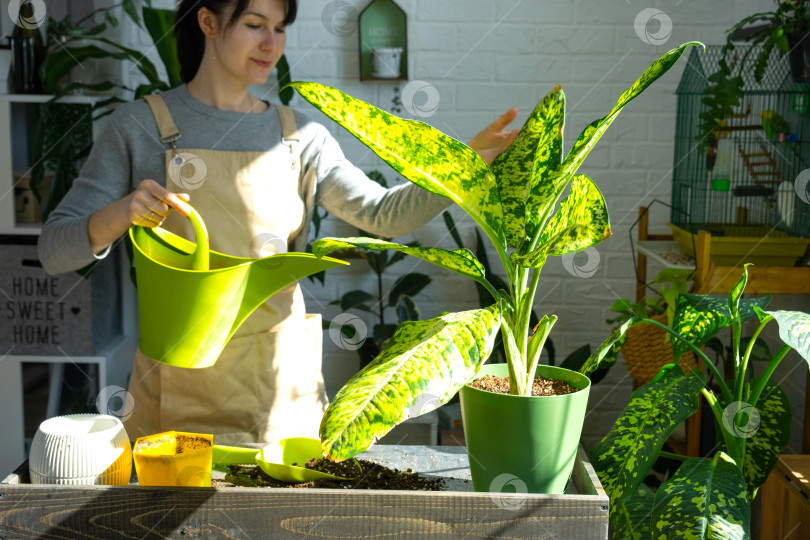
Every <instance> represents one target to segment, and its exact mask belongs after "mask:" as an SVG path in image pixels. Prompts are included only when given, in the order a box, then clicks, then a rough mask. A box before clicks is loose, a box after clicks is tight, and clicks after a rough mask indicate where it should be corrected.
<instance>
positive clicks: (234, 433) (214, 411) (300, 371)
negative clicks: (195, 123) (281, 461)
mask: <svg viewBox="0 0 810 540" xmlns="http://www.w3.org/2000/svg"><path fill="white" fill-rule="evenodd" d="M147 102H148V103H149V105H150V107H151V108H152V112H153V113H154V115H155V119H156V120H157V124H158V128H159V130H160V136H161V141H162V142H164V143H166V144H171V146H172V148H170V149H167V150H166V167H167V175H166V176H167V177H166V187H167V189H169V190H170V191H173V192H175V193H189V194H190V195H191V201H190V202H191V204H192V205H193V206H194V208H195V209H196V210H197V211H198V212H199V213H200V215H201V216H202V218H203V220H204V221H205V224H206V227H207V229H208V234H209V244H210V248H211V249H212V250H214V251H219V252H220V253H226V254H228V255H235V256H239V257H254V258H255V257H258V256H266V255H270V254H273V253H278V252H285V251H287V246H288V245H289V244H290V242H292V239H293V238H294V237H295V236H296V235H297V234H298V233H299V232H300V231H301V230H302V228H303V227H304V220H305V216H306V211H305V207H304V202H303V196H304V195H303V193H301V191H302V189H303V188H302V187H301V183H300V172H301V167H300V156H299V154H298V152H297V148H296V147H297V142H298V131H297V127H296V125H295V118H294V116H293V114H292V111H291V110H290V109H288V108H286V107H280V106H279V107H277V110H278V113H279V116H280V118H281V124H282V131H283V135H282V140H281V141H279V143H280V144H278V145H276V146H275V147H274V148H273V149H272V150H270V151H269V152H224V151H217V150H203V149H182V150H176V149H174V141H176V140H177V139H178V138H179V136H180V132H179V130H178V129H177V127H176V126H175V124H174V121H173V120H172V117H171V114H170V113H169V109H168V107H167V106H166V104H165V102H164V101H163V98H161V97H160V96H149V97H147ZM178 154H179V155H180V156H181V157H184V158H185V159H186V163H188V162H192V165H193V167H192V169H191V171H190V172H188V171H185V170H183V169H182V168H180V169H178V167H177V165H176V164H173V163H172V160H173V159H174V158H176V157H177V155H178ZM198 159H199V160H201V162H200V161H198ZM175 163H176V162H175ZM200 163H202V164H203V168H202V170H203V172H204V174H205V176H204V180H201V178H202V173H200V170H201V169H200V166H199V165H200ZM192 182H193V184H192ZM190 185H191V186H192V187H193V188H194V189H189V186H190ZM162 227H163V228H164V229H167V230H169V231H172V232H174V233H176V234H179V235H181V236H183V237H185V238H188V239H190V240H193V239H194V233H193V230H192V228H191V224H190V221H189V220H188V219H187V218H185V217H183V216H181V215H180V214H179V213H177V212H171V213H170V215H169V217H168V218H167V219H166V221H165V222H164V223H163V225H162ZM166 301H167V302H171V301H172V299H171V298H167V299H166ZM156 309H159V307H157V308H156ZM322 336H323V334H322V330H321V317H320V315H307V314H305V311H304V299H303V296H302V294H301V289H300V287H299V286H298V284H295V285H293V286H290V287H288V288H287V289H285V290H283V291H281V292H279V293H278V294H276V295H274V296H273V297H271V298H270V299H269V300H267V301H266V302H265V303H264V304H263V305H262V306H260V307H259V308H258V309H257V310H256V311H255V312H254V313H253V314H252V315H250V317H248V319H247V320H246V321H245V322H244V324H242V326H241V327H240V328H239V329H238V330H237V332H236V334H235V335H234V336H233V337H232V338H231V340H230V341H229V342H228V344H227V345H226V346H225V349H224V350H223V352H222V354H221V355H220V356H219V358H218V359H217V362H216V364H215V365H214V366H212V367H210V368H205V369H186V368H177V367H173V366H168V365H165V364H161V363H159V362H155V361H153V360H151V359H150V358H147V357H146V356H144V355H143V354H142V353H141V352H140V350H139V351H137V353H136V356H135V363H134V366H133V370H132V376H131V379H130V384H129V392H130V394H131V395H132V397H133V399H134V408H133V410H132V415H131V416H130V417H129V418H128V419H127V420H126V422H125V426H126V429H127V433H128V434H129V436H130V438H131V439H132V440H135V439H136V438H137V437H141V436H143V435H149V434H153V433H159V432H162V431H168V430H177V431H188V432H194V433H212V434H214V436H215V437H214V442H215V443H217V444H241V443H245V442H268V441H272V440H277V439H280V438H284V437H291V436H308V437H317V434H318V427H319V425H320V421H321V417H322V416H323V411H324V410H325V407H326V401H327V400H326V393H325V391H324V384H323V375H322V372H321V340H322Z"/></svg>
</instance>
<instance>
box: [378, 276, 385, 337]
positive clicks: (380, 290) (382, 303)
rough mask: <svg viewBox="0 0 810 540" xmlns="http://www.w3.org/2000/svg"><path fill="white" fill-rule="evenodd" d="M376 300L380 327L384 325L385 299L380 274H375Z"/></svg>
mask: <svg viewBox="0 0 810 540" xmlns="http://www.w3.org/2000/svg"><path fill="white" fill-rule="evenodd" d="M377 298H379V299H380V325H381V326H382V325H384V324H385V297H383V284H382V272H377Z"/></svg>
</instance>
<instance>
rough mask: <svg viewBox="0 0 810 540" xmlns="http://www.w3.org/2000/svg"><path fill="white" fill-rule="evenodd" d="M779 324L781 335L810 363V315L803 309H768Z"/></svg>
mask: <svg viewBox="0 0 810 540" xmlns="http://www.w3.org/2000/svg"><path fill="white" fill-rule="evenodd" d="M766 313H767V314H768V315H771V316H772V317H773V318H774V319H776V323H777V324H778V325H779V337H780V338H781V339H782V341H783V342H784V343H785V344H786V345H790V346H791V347H793V349H795V350H796V352H797V353H799V355H800V356H801V357H802V358H804V359H805V360H806V361H807V363H808V364H810V315H808V314H807V313H803V312H801V311H766Z"/></svg>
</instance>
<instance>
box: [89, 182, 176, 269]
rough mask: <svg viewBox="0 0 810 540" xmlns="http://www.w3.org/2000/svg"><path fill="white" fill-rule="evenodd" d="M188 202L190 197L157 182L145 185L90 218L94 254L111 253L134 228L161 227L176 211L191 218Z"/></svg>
mask: <svg viewBox="0 0 810 540" xmlns="http://www.w3.org/2000/svg"><path fill="white" fill-rule="evenodd" d="M188 201H189V196H188V194H186V193H172V192H171V191H169V190H168V189H166V188H164V187H163V186H161V185H160V184H158V183H157V182H155V181H154V180H144V181H142V182H141V183H140V184H138V187H137V188H136V189H135V191H133V192H132V193H130V194H129V195H127V196H126V197H124V198H123V199H119V200H117V201H115V202H114V203H112V204H110V205H108V206H105V207H104V208H102V209H101V210H99V211H98V212H95V213H94V214H93V215H91V216H90V219H89V220H88V221H87V236H88V238H89V239H90V246H91V247H92V248H93V253H96V254H98V253H101V252H102V251H104V250H105V249H107V246H109V245H110V244H112V243H113V242H115V241H116V240H118V238H120V237H121V236H122V235H123V234H124V233H126V232H127V229H129V228H130V227H131V226H132V225H140V226H141V227H159V226H160V225H161V224H162V223H163V222H164V221H165V219H166V217H167V216H168V215H169V211H170V210H171V209H172V208H174V209H175V210H177V211H178V212H180V213H181V214H183V215H184V216H188V215H189V213H190V208H189V206H188V205H187V204H186V203H187V202H188Z"/></svg>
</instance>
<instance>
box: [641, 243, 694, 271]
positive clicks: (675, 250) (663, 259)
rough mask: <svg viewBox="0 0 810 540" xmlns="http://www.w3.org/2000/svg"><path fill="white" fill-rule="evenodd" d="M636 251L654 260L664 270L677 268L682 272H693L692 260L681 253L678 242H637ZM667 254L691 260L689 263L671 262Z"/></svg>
mask: <svg viewBox="0 0 810 540" xmlns="http://www.w3.org/2000/svg"><path fill="white" fill-rule="evenodd" d="M638 251H639V253H643V254H644V255H646V256H647V257H649V258H650V259H652V260H654V261H655V262H657V263H658V264H660V265H661V266H663V267H664V268H679V269H682V270H694V269H695V262H694V259H692V258H691V257H689V256H688V255H685V254H684V253H682V252H681V248H680V246H679V245H678V242H676V241H674V240H639V241H638ZM669 254H677V257H678V258H682V259H684V260H686V259H691V260H692V262H691V263H686V262H673V261H672V260H671V259H668V258H667V256H668V255H669Z"/></svg>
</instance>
